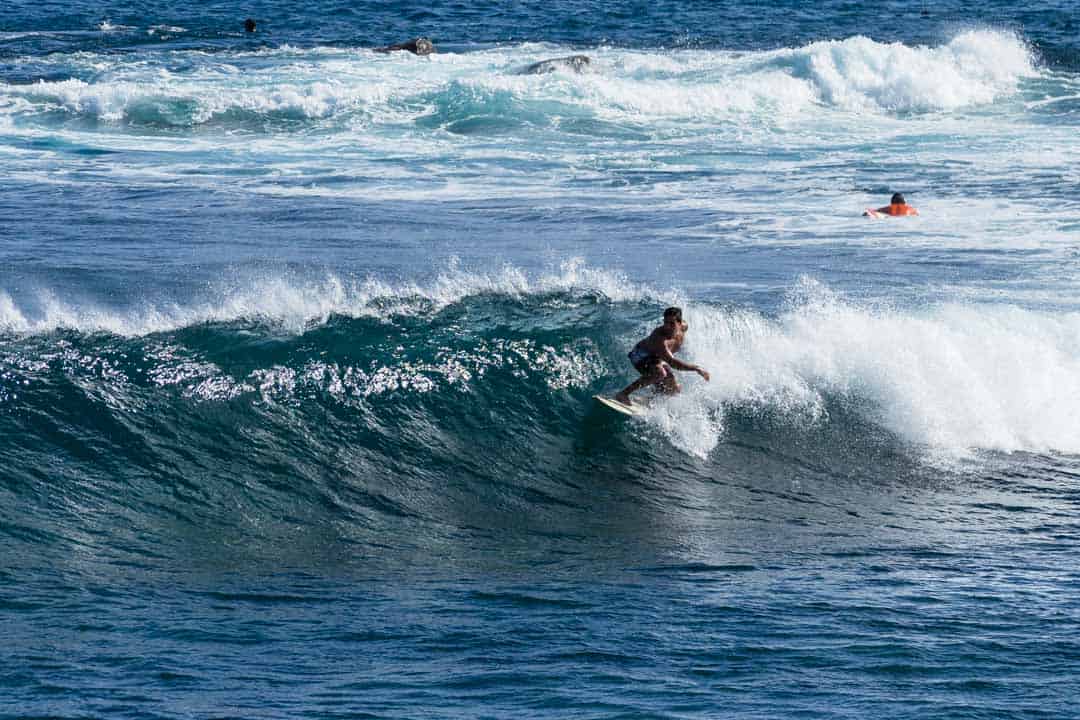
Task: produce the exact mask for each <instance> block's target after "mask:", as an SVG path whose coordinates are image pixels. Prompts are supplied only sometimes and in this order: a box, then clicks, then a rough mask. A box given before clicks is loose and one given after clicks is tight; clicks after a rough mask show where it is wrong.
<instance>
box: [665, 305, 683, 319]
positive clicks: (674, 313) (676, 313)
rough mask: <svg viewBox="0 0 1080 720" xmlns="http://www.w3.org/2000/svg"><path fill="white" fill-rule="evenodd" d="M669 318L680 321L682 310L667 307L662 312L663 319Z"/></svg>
mask: <svg viewBox="0 0 1080 720" xmlns="http://www.w3.org/2000/svg"><path fill="white" fill-rule="evenodd" d="M669 317H673V318H675V319H676V320H682V308H677V307H669V308H668V309H667V310H665V311H664V319H665V320H667V319H668V318H669Z"/></svg>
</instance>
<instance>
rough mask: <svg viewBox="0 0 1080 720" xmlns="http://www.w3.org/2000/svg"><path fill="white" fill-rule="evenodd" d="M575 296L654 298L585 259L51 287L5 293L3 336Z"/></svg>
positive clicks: (303, 319) (304, 319)
mask: <svg viewBox="0 0 1080 720" xmlns="http://www.w3.org/2000/svg"><path fill="white" fill-rule="evenodd" d="M575 291H582V292H587V293H597V294H600V295H602V296H604V297H606V298H608V299H610V300H612V301H617V302H621V301H633V300H640V299H643V298H645V297H649V296H650V293H651V291H650V290H649V289H648V288H642V287H640V286H635V285H633V284H631V283H630V282H628V281H627V280H626V278H625V277H624V276H622V275H621V274H619V273H615V272H610V271H605V270H597V269H592V268H589V267H586V266H585V265H584V263H583V262H582V261H581V260H580V259H573V260H569V261H566V262H564V263H562V264H561V265H560V266H559V268H558V269H556V270H553V271H551V272H547V273H540V274H537V275H533V276H530V275H528V274H527V273H525V272H524V271H523V270H521V269H519V268H516V267H513V266H504V267H503V268H501V269H500V270H497V271H493V272H472V271H469V270H466V269H463V268H461V267H460V266H459V265H458V264H457V263H456V262H452V263H451V264H450V266H449V267H448V268H447V269H446V270H445V271H443V272H441V273H439V274H438V275H436V276H435V277H434V278H433V279H432V280H431V281H429V282H427V283H416V282H402V283H390V282H385V281H382V280H379V279H376V278H370V277H369V278H363V279H351V278H343V277H340V276H338V275H335V274H327V275H325V276H324V277H322V278H321V279H318V280H302V279H297V278H293V277H285V276H268V277H259V278H254V279H251V280H246V281H242V282H241V281H237V282H234V283H232V284H230V285H228V286H226V285H221V286H219V287H218V288H217V289H216V291H214V292H213V293H212V297H210V298H209V299H206V300H202V301H197V302H192V303H186V304H177V303H168V302H153V301H146V302H142V303H139V305H138V307H135V308H130V309H117V308H108V307H104V306H101V305H99V304H96V303H93V302H76V301H73V300H70V299H64V298H63V297H61V296H60V295H59V294H58V293H56V292H54V291H51V290H40V291H38V292H37V293H35V294H34V296H33V297H30V298H27V301H26V302H23V303H21V304H20V303H17V302H15V300H14V299H13V298H12V296H11V295H10V293H8V292H5V291H3V290H0V331H4V332H8V333H13V334H17V335H34V334H42V333H49V332H53V331H55V330H58V329H72V330H78V331H81V332H88V333H89V332H107V333H113V334H116V335H121V336H129V337H132V336H140V335H148V334H151V333H157V332H167V331H171V330H176V329H179V328H183V327H189V326H192V325H196V324H200V323H207V322H234V321H257V322H266V323H272V324H275V325H278V326H280V327H281V328H282V329H284V330H286V331H291V332H295V333H301V332H303V331H305V330H306V329H309V328H310V327H312V326H314V325H318V324H322V323H325V322H326V321H327V320H328V319H329V318H330V316H332V315H343V316H347V317H385V316H386V315H387V314H398V315H424V314H429V313H432V312H438V311H439V310H441V309H443V308H445V307H446V306H448V305H451V304H453V303H456V302H459V301H461V300H462V299H464V298H467V297H472V296H476V295H481V294H495V295H503V296H518V297H520V296H529V295H533V296H536V295H543V294H550V293H559V292H575ZM28 306H29V307H30V308H33V309H32V310H31V309H28Z"/></svg>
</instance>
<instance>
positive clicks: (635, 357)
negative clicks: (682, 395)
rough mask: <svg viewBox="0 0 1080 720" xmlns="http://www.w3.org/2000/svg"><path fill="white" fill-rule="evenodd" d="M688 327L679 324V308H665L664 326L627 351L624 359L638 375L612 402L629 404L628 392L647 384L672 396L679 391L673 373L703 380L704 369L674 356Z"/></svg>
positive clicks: (681, 323) (706, 373) (707, 377)
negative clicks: (695, 376)
mask: <svg viewBox="0 0 1080 720" xmlns="http://www.w3.org/2000/svg"><path fill="white" fill-rule="evenodd" d="M689 327H690V326H689V325H687V324H686V323H685V322H683V319H682V309H681V308H677V307H669V308H668V309H667V310H665V311H664V324H663V325H661V326H659V327H658V328H656V329H655V330H653V331H652V333H650V334H649V337H647V338H645V339H644V340H642V341H641V342H639V343H638V344H637V345H635V346H634V349H633V350H631V351H630V354H629V355H628V357H629V358H630V364H631V365H633V366H634V369H635V370H637V371H638V372H639V373H641V377H639V378H638V379H637V380H635V381H634V382H632V383H630V384H629V385H627V386H626V387H625V388H623V389H622V391H621V392H619V393H618V394H617V395H615V399H616V400H617V401H619V402H621V403H623V404H625V405H629V404H630V393H632V392H634V391H635V390H640V389H641V388H643V387H647V386H649V385H656V386H657V389H658V390H659V391H660V392H662V393H665V394H668V395H674V394H676V393H678V392H679V391H680V390H681V389H682V388H680V387H679V381H678V380H676V379H675V373H673V372H672V371H671V369H672V368H675V369H676V370H683V371H686V372H696V373H697V374H698V375H700V376H701V377H703V378H705V379H706V380H708V379H709V373H708V372H706V371H705V369H704V368H702V367H700V366H698V365H692V364H690V363H684V362H683V361H682V360H679V359H678V358H677V357H675V353H677V352H678V351H679V348H681V347H682V344H683V339H684V338H685V337H686V331H687V329H688V328H689Z"/></svg>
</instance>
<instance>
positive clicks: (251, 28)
mask: <svg viewBox="0 0 1080 720" xmlns="http://www.w3.org/2000/svg"><path fill="white" fill-rule="evenodd" d="M244 32H249V33H253V32H255V21H254V20H252V19H251V18H248V19H247V20H245V21H244Z"/></svg>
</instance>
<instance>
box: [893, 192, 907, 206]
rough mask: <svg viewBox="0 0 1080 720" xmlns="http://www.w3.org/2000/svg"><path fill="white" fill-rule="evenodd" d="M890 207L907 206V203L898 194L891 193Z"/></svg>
mask: <svg viewBox="0 0 1080 720" xmlns="http://www.w3.org/2000/svg"><path fill="white" fill-rule="evenodd" d="M889 204H890V205H907V201H906V200H904V196H903V195H901V194H900V193H893V196H892V200H890V201H889Z"/></svg>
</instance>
